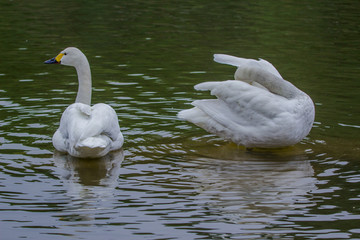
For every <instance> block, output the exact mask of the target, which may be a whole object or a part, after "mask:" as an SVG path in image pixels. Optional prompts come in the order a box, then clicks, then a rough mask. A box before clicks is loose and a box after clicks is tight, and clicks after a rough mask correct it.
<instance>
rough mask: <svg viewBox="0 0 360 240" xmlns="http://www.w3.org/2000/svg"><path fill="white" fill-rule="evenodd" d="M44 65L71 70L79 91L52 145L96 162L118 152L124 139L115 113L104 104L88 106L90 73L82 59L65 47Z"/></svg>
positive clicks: (84, 60) (77, 53) (62, 117)
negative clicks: (73, 68)
mask: <svg viewBox="0 0 360 240" xmlns="http://www.w3.org/2000/svg"><path fill="white" fill-rule="evenodd" d="M45 63H48V64H51V63H60V64H63V65H67V66H73V67H75V69H76V71H77V74H78V80H79V89H78V93H77V97H76V101H75V103H73V104H71V105H70V106H68V107H67V108H66V110H65V111H64V113H63V114H62V116H61V120H60V126H59V128H58V130H57V131H56V132H55V134H54V136H53V139H52V140H53V145H54V147H55V148H56V149H57V150H58V151H60V152H67V153H69V154H70V155H71V156H74V157H81V158H97V157H102V156H105V155H106V154H107V153H109V152H110V151H114V150H117V149H120V148H121V147H122V145H123V142H124V138H123V135H122V133H121V131H120V126H119V122H118V117H117V115H116V112H115V110H114V109H113V108H112V107H110V106H109V105H107V104H104V103H98V104H95V105H94V106H91V105H90V104H91V72H90V66H89V62H88V61H87V59H86V56H85V55H84V54H83V53H82V52H81V51H80V50H79V49H77V48H74V47H69V48H66V49H65V50H63V51H62V52H61V53H60V54H59V55H58V56H56V57H55V58H52V59H50V60H48V61H45Z"/></svg>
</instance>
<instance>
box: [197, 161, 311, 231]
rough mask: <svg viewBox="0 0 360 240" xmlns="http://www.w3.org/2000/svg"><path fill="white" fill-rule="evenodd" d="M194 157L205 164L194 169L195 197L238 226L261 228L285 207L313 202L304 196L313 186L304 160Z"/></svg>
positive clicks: (294, 206) (273, 219) (290, 208)
mask: <svg viewBox="0 0 360 240" xmlns="http://www.w3.org/2000/svg"><path fill="white" fill-rule="evenodd" d="M197 161H201V163H202V164H203V165H205V166H207V168H202V169H201V170H200V171H199V172H197V177H198V181H199V182H200V186H199V196H198V198H199V199H200V201H201V202H202V203H203V204H204V207H206V208H208V209H209V211H211V212H212V213H213V214H215V215H221V216H222V217H223V218H224V221H229V222H232V223H236V224H241V225H240V226H239V228H240V229H249V227H250V226H249V225H253V226H254V227H256V226H257V227H256V228H258V229H264V228H266V227H267V226H268V225H269V224H273V223H274V222H275V221H277V220H280V219H281V218H283V217H284V215H285V214H286V213H287V212H288V211H294V210H295V209H301V208H306V207H310V206H313V205H314V203H311V202H310V201H309V199H307V198H306V196H307V195H309V194H310V193H311V191H312V190H315V189H316V185H315V183H316V179H315V178H314V171H313V168H312V166H311V165H310V163H309V161H308V160H305V159H301V160H297V161H296V160H294V161H291V160H287V161H276V162H274V161H273V160H270V159H269V160H267V161H264V159H256V157H255V158H254V159H251V158H250V159H249V158H247V159H246V160H244V161H240V162H239V161H225V160H217V159H209V158H201V159H198V160H197ZM242 224H245V225H242Z"/></svg>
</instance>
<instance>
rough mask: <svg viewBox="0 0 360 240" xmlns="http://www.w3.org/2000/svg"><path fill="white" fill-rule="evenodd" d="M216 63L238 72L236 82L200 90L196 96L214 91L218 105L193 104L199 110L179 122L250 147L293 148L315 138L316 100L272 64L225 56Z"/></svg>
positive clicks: (201, 86)
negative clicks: (201, 91) (312, 131)
mask: <svg viewBox="0 0 360 240" xmlns="http://www.w3.org/2000/svg"><path fill="white" fill-rule="evenodd" d="M214 60H215V61H216V62H219V63H224V64H229V65H233V66H236V67H238V68H237V70H236V72H235V80H227V81H222V82H204V83H200V84H197V85H196V86H195V89H196V90H210V91H211V94H212V95H215V96H216V97H217V99H208V100H197V101H194V102H193V103H192V104H193V105H194V106H195V107H194V108H191V109H188V110H183V111H181V112H179V114H178V117H179V118H182V119H185V120H187V121H189V122H192V123H194V124H196V125H197V126H199V127H201V128H204V129H205V130H207V131H209V132H211V133H214V134H216V135H218V136H220V137H222V138H224V139H228V140H231V141H233V142H234V143H236V144H239V145H243V146H245V147H260V148H276V147H285V146H290V145H294V144H296V143H298V142H299V141H301V140H302V139H303V138H304V137H305V136H306V135H307V134H308V133H309V132H310V130H311V128H312V125H313V122H314V117H315V108H314V104H313V102H312V100H311V98H310V97H309V96H308V95H307V94H306V93H304V92H302V91H301V90H299V89H298V88H296V87H295V86H294V85H293V84H291V83H290V82H288V81H286V80H284V79H283V78H282V77H281V75H280V73H279V72H278V71H277V70H276V69H275V67H274V66H273V65H272V64H271V63H269V62H267V61H266V60H262V59H260V60H258V61H257V60H253V59H245V58H238V57H234V56H229V55H225V54H215V55H214Z"/></svg>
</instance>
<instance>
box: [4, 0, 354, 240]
mask: <svg viewBox="0 0 360 240" xmlns="http://www.w3.org/2000/svg"><path fill="white" fill-rule="evenodd" d="M359 10H360V5H359V4H358V2H356V1H350V0H349V1H341V2H334V3H330V2H321V1H320V2H313V1H302V2H299V1H296V2H295V1H294V2H292V1H290V2H289V1H277V2H276V3H272V2H266V1H221V2H219V1H198V2H196V3H194V2H193V1H183V2H181V3H177V4H174V3H173V2H171V1H161V2H160V1H131V2H116V1H115V2H114V1H101V2H99V1H86V2H83V1H57V2H45V1H31V2H28V1H27V2H18V1H3V2H1V3H0V13H1V14H0V36H1V37H0V51H1V59H0V83H1V84H0V106H1V107H0V116H1V117H0V169H1V170H0V196H1V197H0V231H1V239H49V238H50V237H51V238H52V239H99V238H102V239H119V238H121V239H360V227H359V226H360V205H359V200H360V189H359V183H360V165H359V160H360V159H359V152H360V144H359V143H360V139H359V132H360V114H359V107H360V97H359V94H358V92H359V89H360V82H359V80H358V78H359V72H360V71H359V70H360V68H359V66H360V62H359V57H358V56H359V54H360V50H359V39H360V34H359V32H360V28H359V26H360V24H359V17H358V13H359ZM68 46H76V47H78V48H80V49H81V50H83V52H84V53H85V54H86V55H87V57H88V59H89V62H90V65H91V69H92V75H93V99H92V102H93V103H97V102H106V103H108V104H110V105H111V106H112V107H113V108H114V109H115V110H116V112H117V114H118V116H119V119H120V126H121V129H122V132H123V134H124V137H125V139H126V141H125V144H124V147H123V149H122V150H121V151H118V152H115V153H112V154H110V155H108V156H106V157H105V158H103V159H98V160H81V159H74V158H71V157H69V156H67V155H62V154H60V153H57V152H55V151H54V148H53V146H52V143H51V137H52V134H53V133H54V132H55V130H56V129H57V127H58V124H59V119H60V116H61V113H62V112H63V111H64V109H65V108H66V106H68V105H69V104H71V103H72V102H73V101H74V99H75V94H76V92H77V83H76V73H75V71H74V69H72V68H69V67H64V66H49V65H44V64H42V63H43V61H44V60H47V59H49V58H51V57H54V56H56V54H57V53H58V52H59V51H61V50H62V49H64V48H65V47H68ZM214 53H227V54H232V55H236V56H242V57H247V58H264V59H266V60H268V61H270V62H271V63H273V64H274V65H275V67H276V68H277V69H278V70H279V72H280V73H281V74H282V76H283V77H284V78H285V79H287V80H289V81H291V82H292V83H293V84H295V85H296V86H298V87H299V88H300V89H302V90H303V91H305V92H307V93H308V94H309V95H310V96H311V97H312V99H313V101H314V102H315V105H316V120H315V124H314V128H313V129H312V131H311V133H310V134H309V136H308V137H307V138H306V139H304V140H303V141H302V142H301V143H299V144H297V145H295V146H293V147H289V148H286V149H279V150H272V151H269V150H254V151H247V150H246V149H244V148H242V147H238V146H236V145H235V144H232V143H228V142H225V141H223V140H221V139H220V138H218V137H216V136H214V135H211V134H208V133H206V132H205V131H204V130H202V129H200V128H198V127H196V126H193V125H192V124H190V123H187V122H183V121H180V120H178V119H177V118H176V113H177V112H178V111H180V110H182V109H186V108H189V107H190V105H189V104H190V103H191V101H193V100H194V99H201V98H207V97H208V96H209V93H208V92H196V91H195V90H194V89H193V86H194V85H195V84H197V83H200V82H203V81H219V80H227V79H232V75H233V73H234V71H235V69H234V68H233V67H231V66H225V65H220V64H217V63H214V62H213V61H212V54H214Z"/></svg>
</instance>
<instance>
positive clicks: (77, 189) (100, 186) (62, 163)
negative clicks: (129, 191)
mask: <svg viewBox="0 0 360 240" xmlns="http://www.w3.org/2000/svg"><path fill="white" fill-rule="evenodd" d="M53 158H54V161H55V165H56V167H57V171H58V175H60V178H61V179H62V180H63V182H64V185H65V186H66V187H67V191H68V194H69V195H70V196H71V197H74V198H81V199H85V200H86V199H89V198H94V197H96V196H102V197H103V196H104V194H111V193H112V191H113V190H114V188H115V187H116V185H117V179H118V178H119V176H120V170H121V169H120V167H121V163H122V161H123V160H124V154H123V150H122V149H121V150H119V151H115V152H110V153H109V154H107V155H106V156H104V157H101V158H97V159H83V158H75V157H72V156H70V155H68V154H62V153H60V152H57V151H55V152H54V155H53Z"/></svg>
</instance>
